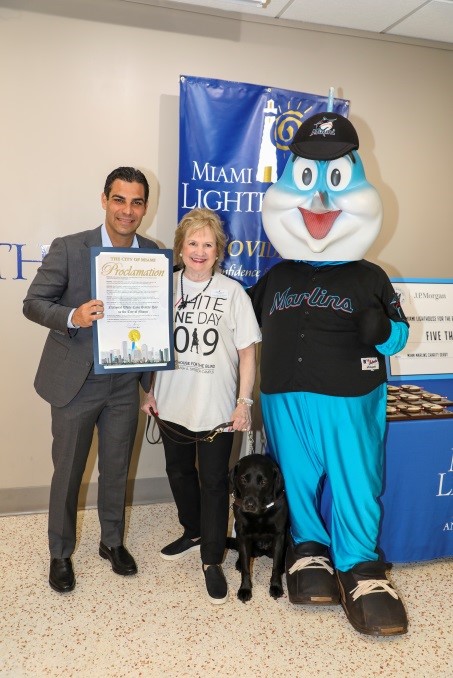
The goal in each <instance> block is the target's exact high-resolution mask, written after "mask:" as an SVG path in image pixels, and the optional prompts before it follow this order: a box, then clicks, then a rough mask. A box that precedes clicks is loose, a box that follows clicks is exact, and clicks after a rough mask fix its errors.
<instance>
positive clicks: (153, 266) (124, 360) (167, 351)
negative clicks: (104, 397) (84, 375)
mask: <svg viewBox="0 0 453 678" xmlns="http://www.w3.org/2000/svg"><path fill="white" fill-rule="evenodd" d="M91 292H92V298H93V299H100V300H101V301H103V303H104V317H103V318H101V319H100V320H97V321H96V322H94V323H93V353H94V372H95V374H105V373H108V372H110V373H112V372H115V373H116V372H144V371H154V370H168V369H173V368H174V348H173V313H172V305H173V256H172V251H171V250H163V249H162V250H160V249H147V248H143V247H140V248H124V249H123V248H120V247H114V248H113V247H93V248H91Z"/></svg>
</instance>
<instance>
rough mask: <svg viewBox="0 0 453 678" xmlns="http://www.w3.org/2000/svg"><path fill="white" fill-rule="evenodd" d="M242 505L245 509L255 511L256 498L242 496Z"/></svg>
mask: <svg viewBox="0 0 453 678" xmlns="http://www.w3.org/2000/svg"><path fill="white" fill-rule="evenodd" d="M242 506H243V507H244V510H245V511H251V512H253V511H256V510H257V506H258V505H257V503H256V499H254V498H253V497H244V500H243V502H242Z"/></svg>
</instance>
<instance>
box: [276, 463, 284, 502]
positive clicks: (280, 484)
mask: <svg viewBox="0 0 453 678" xmlns="http://www.w3.org/2000/svg"><path fill="white" fill-rule="evenodd" d="M284 489H285V483H284V481H283V476H282V473H281V471H280V469H279V468H278V466H277V465H276V466H275V468H274V499H278V498H279V497H281V495H282V494H283V491H284Z"/></svg>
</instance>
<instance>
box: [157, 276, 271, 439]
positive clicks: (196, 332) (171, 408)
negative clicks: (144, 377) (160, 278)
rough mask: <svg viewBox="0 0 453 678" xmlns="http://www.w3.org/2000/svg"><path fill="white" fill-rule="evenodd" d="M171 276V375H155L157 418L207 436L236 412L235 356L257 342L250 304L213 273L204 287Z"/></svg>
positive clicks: (240, 291) (234, 286)
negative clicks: (184, 305) (183, 299)
mask: <svg viewBox="0 0 453 678" xmlns="http://www.w3.org/2000/svg"><path fill="white" fill-rule="evenodd" d="M181 275H182V272H181V271H177V272H176V273H174V275H173V306H174V311H173V313H174V315H173V317H174V343H175V369H174V370H164V371H160V372H157V374H156V383H155V387H154V393H155V397H156V403H157V409H158V412H159V417H160V418H161V419H166V420H168V421H172V422H174V423H176V424H180V425H181V426H185V428H188V429H189V430H190V431H210V430H211V429H213V428H214V427H215V426H218V425H219V424H222V423H223V422H227V421H230V418H231V415H232V413H233V412H234V410H235V408H236V395H237V394H236V386H237V379H238V364H239V356H238V350H239V349H242V348H246V347H247V346H250V344H253V343H257V342H259V341H261V332H260V329H259V326H258V323H257V321H256V318H255V313H254V311H253V308H252V303H251V301H250V299H249V297H248V295H247V293H246V292H245V290H244V289H243V287H242V286H241V285H240V283H238V282H237V281H235V280H231V279H230V278H227V277H226V276H225V275H223V274H221V273H215V274H214V277H213V279H212V281H211V283H210V284H209V286H208V288H207V289H206V290H205V291H203V290H204V288H205V287H206V285H207V281H206V280H205V281H204V282H201V283H194V282H192V281H190V280H188V279H187V278H184V281H183V286H184V298H185V299H187V306H186V307H185V308H184V309H179V308H178V306H179V304H180V302H181Z"/></svg>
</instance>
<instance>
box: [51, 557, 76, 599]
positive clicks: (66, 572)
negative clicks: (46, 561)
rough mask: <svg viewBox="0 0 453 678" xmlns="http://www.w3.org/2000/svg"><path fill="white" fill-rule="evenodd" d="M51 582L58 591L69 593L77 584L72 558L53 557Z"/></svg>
mask: <svg viewBox="0 0 453 678" xmlns="http://www.w3.org/2000/svg"><path fill="white" fill-rule="evenodd" d="M49 584H50V586H51V587H52V588H53V590H54V591H58V593H69V591H72V589H73V588H74V586H75V577H74V570H73V569H72V563H71V559H70V558H52V559H51V561H50V571H49Z"/></svg>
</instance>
